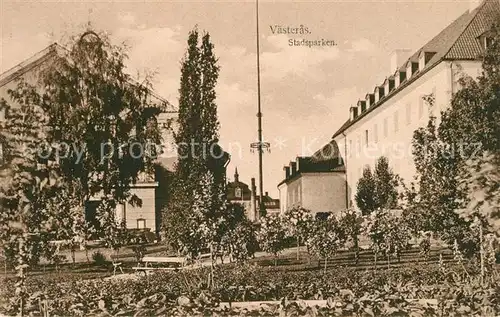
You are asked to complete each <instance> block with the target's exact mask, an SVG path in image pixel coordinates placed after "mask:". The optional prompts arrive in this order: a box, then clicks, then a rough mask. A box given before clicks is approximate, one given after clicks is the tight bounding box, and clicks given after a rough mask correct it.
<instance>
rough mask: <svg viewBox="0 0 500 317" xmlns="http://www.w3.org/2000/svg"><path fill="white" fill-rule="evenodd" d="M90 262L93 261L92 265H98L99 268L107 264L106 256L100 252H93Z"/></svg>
mask: <svg viewBox="0 0 500 317" xmlns="http://www.w3.org/2000/svg"><path fill="white" fill-rule="evenodd" d="M92 261H94V263H95V264H97V265H99V266H103V265H106V263H107V262H108V261H107V260H106V256H105V255H104V254H103V253H102V252H99V251H95V252H93V253H92Z"/></svg>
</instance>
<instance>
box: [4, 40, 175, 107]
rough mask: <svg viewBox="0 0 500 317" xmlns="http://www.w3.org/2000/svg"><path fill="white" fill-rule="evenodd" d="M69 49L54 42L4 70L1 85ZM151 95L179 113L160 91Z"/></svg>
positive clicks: (134, 82)
mask: <svg viewBox="0 0 500 317" xmlns="http://www.w3.org/2000/svg"><path fill="white" fill-rule="evenodd" d="M67 52H68V49H67V48H65V47H64V46H61V45H59V44H57V43H52V44H50V45H49V46H47V47H46V48H44V49H43V50H41V51H39V52H37V53H35V54H34V55H33V56H31V57H30V58H28V59H26V60H24V61H23V62H21V63H19V64H17V65H15V66H14V67H11V68H10V69H8V70H6V71H4V72H3V73H1V74H0V87H2V86H4V85H6V84H8V83H10V82H12V81H13V80H16V79H17V78H19V77H21V76H22V75H24V74H26V73H27V72H29V71H31V70H33V69H35V68H36V67H38V66H40V65H42V64H44V63H45V62H47V61H49V60H50V59H51V58H54V57H56V56H63V54H64V53H67ZM130 84H132V85H140V84H139V83H138V82H136V81H134V80H131V81H130ZM149 93H150V95H151V96H152V97H153V98H155V99H156V100H158V101H159V102H160V103H163V104H164V105H165V106H166V111H165V112H167V113H177V112H178V111H177V109H175V107H174V106H173V105H172V104H171V103H170V102H169V101H168V100H166V99H164V98H163V97H161V96H160V95H159V94H158V93H156V92H155V91H153V90H151V89H150V90H149Z"/></svg>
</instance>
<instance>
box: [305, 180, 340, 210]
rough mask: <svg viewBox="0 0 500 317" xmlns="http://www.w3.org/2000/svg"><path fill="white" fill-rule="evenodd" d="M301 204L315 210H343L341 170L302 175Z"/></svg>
mask: <svg viewBox="0 0 500 317" xmlns="http://www.w3.org/2000/svg"><path fill="white" fill-rule="evenodd" d="M302 184H303V186H302V198H303V199H302V206H303V207H304V208H307V209H309V210H311V211H312V212H313V213H317V212H340V211H341V210H345V174H344V173H342V172H327V173H306V174H303V175H302Z"/></svg>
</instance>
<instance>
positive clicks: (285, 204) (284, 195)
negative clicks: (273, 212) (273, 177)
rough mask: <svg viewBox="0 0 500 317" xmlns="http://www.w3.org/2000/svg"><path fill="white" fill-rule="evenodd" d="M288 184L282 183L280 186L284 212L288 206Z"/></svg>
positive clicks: (282, 210) (281, 203)
mask: <svg viewBox="0 0 500 317" xmlns="http://www.w3.org/2000/svg"><path fill="white" fill-rule="evenodd" d="M287 189H288V185H287V184H286V183H282V184H280V185H279V186H278V191H279V198H280V213H281V214H283V213H284V212H285V211H286V210H287V208H288V200H287V198H288V192H287Z"/></svg>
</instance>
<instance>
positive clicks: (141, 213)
mask: <svg viewBox="0 0 500 317" xmlns="http://www.w3.org/2000/svg"><path fill="white" fill-rule="evenodd" d="M130 192H131V194H135V195H137V196H138V197H139V198H140V199H141V200H142V206H141V207H133V206H131V205H130V204H127V205H126V206H125V216H126V224H127V228H129V229H135V228H137V219H145V220H146V228H150V229H151V232H155V231H156V221H155V219H156V202H155V187H154V186H148V187H135V188H132V189H131V191H130Z"/></svg>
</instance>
